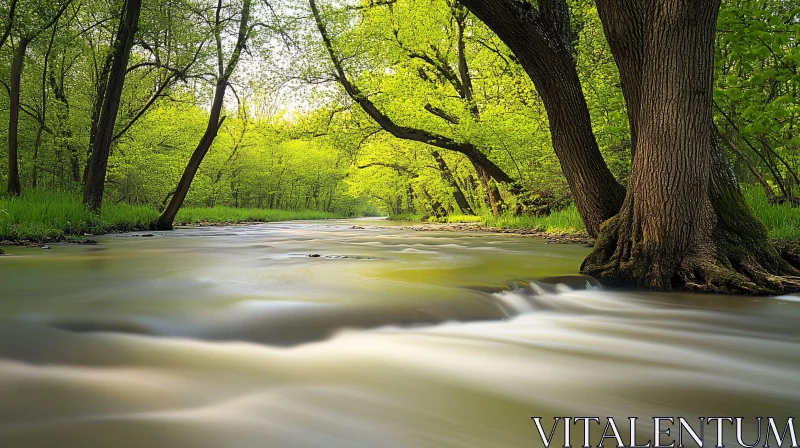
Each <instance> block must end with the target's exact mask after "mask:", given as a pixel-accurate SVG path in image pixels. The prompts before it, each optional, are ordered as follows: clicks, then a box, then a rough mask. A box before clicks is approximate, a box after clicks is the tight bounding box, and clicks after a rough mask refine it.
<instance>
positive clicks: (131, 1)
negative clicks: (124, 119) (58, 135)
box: [83, 0, 142, 212]
mask: <svg viewBox="0 0 800 448" xmlns="http://www.w3.org/2000/svg"><path fill="white" fill-rule="evenodd" d="M141 8H142V0H126V1H125V4H124V8H123V13H122V15H121V17H120V26H119V29H118V30H117V37H116V39H115V43H114V55H113V62H112V64H111V71H110V72H109V76H108V82H107V83H106V88H105V92H104V95H105V96H104V97H103V109H102V112H101V113H100V119H99V120H98V126H97V133H96V135H95V137H94V142H93V143H94V144H93V146H92V154H91V156H90V158H89V166H88V169H87V176H86V185H85V186H84V189H83V203H84V204H86V206H87V207H89V208H90V209H92V210H94V211H96V212H99V211H100V207H101V206H102V204H103V193H104V191H105V185H106V170H107V168H108V156H109V154H110V152H111V140H112V138H113V137H114V125H115V124H116V121H117V112H119V106H120V98H121V96H122V88H123V86H124V85H125V75H126V74H127V70H128V59H129V58H130V54H131V48H132V47H133V39H134V36H135V35H136V30H137V28H138V25H139V14H140V12H141Z"/></svg>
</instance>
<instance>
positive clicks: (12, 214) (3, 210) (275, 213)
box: [0, 190, 337, 241]
mask: <svg viewBox="0 0 800 448" xmlns="http://www.w3.org/2000/svg"><path fill="white" fill-rule="evenodd" d="M158 215H159V213H158V211H157V210H155V209H153V208H150V207H146V206H139V205H128V204H106V205H104V206H103V211H102V213H101V216H97V215H95V214H94V213H92V212H90V211H89V210H87V209H86V208H85V207H84V206H83V203H82V202H81V198H80V195H79V194H77V193H74V192H58V191H46V190H30V191H26V192H25V193H24V194H23V195H22V196H20V197H17V198H6V197H0V240H31V241H46V240H60V239H64V238H67V237H70V236H81V235H83V234H85V233H89V234H93V235H97V234H102V233H108V232H124V231H132V230H146V229H149V228H150V224H151V223H152V222H153V221H155V219H156V218H158ZM336 217H337V216H335V215H334V214H332V213H325V212H316V211H296V212H295V211H286V210H262V209H236V208H230V207H215V208H186V209H183V210H181V211H180V213H178V216H177V219H176V223H181V224H195V223H200V222H204V223H238V222H255V221H261V222H265V221H288V220H295V219H323V218H336Z"/></svg>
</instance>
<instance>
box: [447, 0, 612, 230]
mask: <svg viewBox="0 0 800 448" xmlns="http://www.w3.org/2000/svg"><path fill="white" fill-rule="evenodd" d="M460 1H461V3H462V4H464V5H465V6H466V7H467V8H469V10H470V11H472V13H473V14H475V15H476V16H477V17H478V18H479V19H481V20H482V21H483V22H484V23H485V24H486V25H487V26H489V28H491V29H492V30H493V31H494V32H495V33H496V34H497V35H498V37H499V38H500V39H501V40H502V41H503V42H504V43H505V44H506V45H508V47H509V48H510V49H511V51H512V52H514V55H515V56H516V57H517V59H518V60H519V62H520V64H521V65H522V67H523V68H524V69H525V71H526V73H528V76H529V77H530V78H531V80H532V81H533V84H534V86H535V87H536V90H537V91H538V92H539V95H540V96H541V98H542V102H543V104H544V107H545V109H546V110H547V117H548V119H549V121H550V133H551V135H552V140H553V149H554V151H555V153H556V156H557V157H558V160H559V162H560V163H561V169H562V171H563V172H564V176H565V177H566V179H567V183H568V184H569V187H570V190H571V191H572V195H573V197H574V198H575V205H576V206H577V208H578V211H579V212H580V214H581V218H583V222H584V223H585V224H586V230H587V231H588V232H589V234H590V235H592V236H596V235H597V233H598V232H599V230H600V224H601V223H602V222H603V221H605V220H607V219H609V218H611V217H612V216H614V215H615V214H616V213H617V212H618V211H619V209H620V207H621V205H622V202H623V199H624V197H625V189H624V188H623V187H622V186H620V185H619V183H617V181H616V179H614V176H613V175H612V174H611V171H609V169H608V167H607V165H606V163H605V161H604V160H603V156H602V155H601V154H600V149H599V148H598V146H597V141H596V139H595V136H594V132H593V131H592V124H591V121H590V117H589V109H588V107H587V105H586V98H585V97H584V95H583V90H582V89H581V84H580V80H579V78H578V73H577V71H576V68H575V61H574V60H573V57H572V47H571V41H572V32H571V27H570V21H569V8H568V6H567V3H566V1H565V0H539V2H538V8H536V9H534V8H533V7H532V6H531V5H530V3H527V2H519V1H513V0H499V1H498V0H460Z"/></svg>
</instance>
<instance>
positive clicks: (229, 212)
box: [175, 207, 342, 224]
mask: <svg viewBox="0 0 800 448" xmlns="http://www.w3.org/2000/svg"><path fill="white" fill-rule="evenodd" d="M332 218H342V216H337V215H335V214H333V213H328V212H319V211H315V210H300V211H291V210H273V209H261V208H233V207H213V208H195V207H186V208H182V209H181V210H180V211H179V212H178V216H176V217H175V222H176V223H180V224H199V223H223V222H231V223H237V222H272V221H291V220H297V219H332Z"/></svg>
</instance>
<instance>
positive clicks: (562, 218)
mask: <svg viewBox="0 0 800 448" xmlns="http://www.w3.org/2000/svg"><path fill="white" fill-rule="evenodd" d="M484 224H486V225H487V226H489V227H496V228H498V229H532V230H538V231H540V232H547V233H576V232H580V231H584V230H586V227H585V226H584V225H583V220H582V219H581V215H580V214H579V213H578V209H577V208H576V207H575V204H572V205H570V206H569V207H567V208H565V209H563V210H559V211H557V212H553V213H551V214H549V215H547V216H514V215H509V214H505V215H502V216H497V217H495V216H491V215H488V216H485V217H484Z"/></svg>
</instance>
